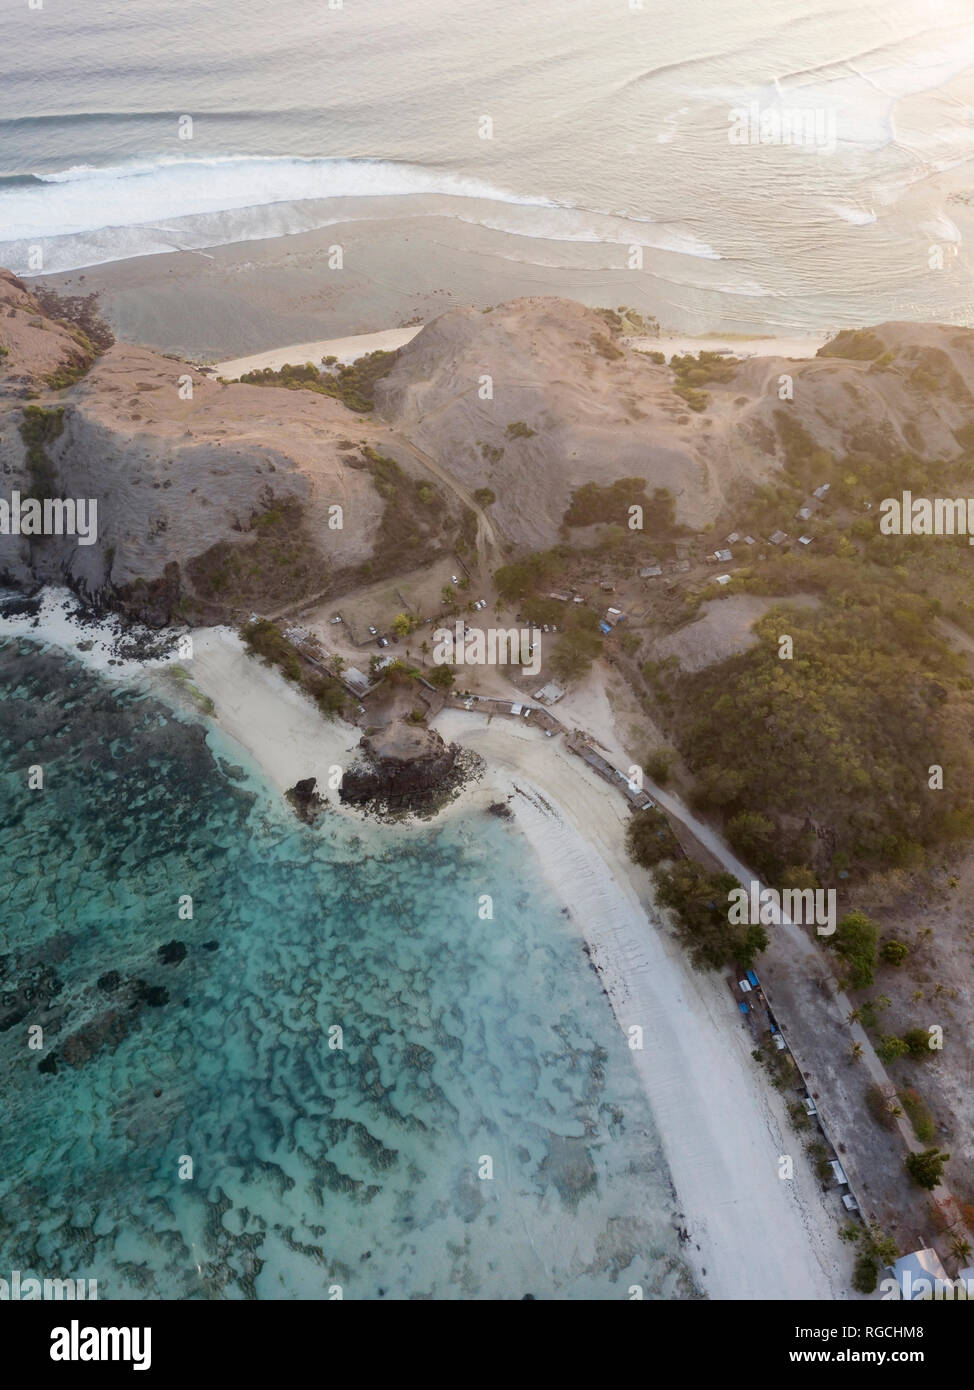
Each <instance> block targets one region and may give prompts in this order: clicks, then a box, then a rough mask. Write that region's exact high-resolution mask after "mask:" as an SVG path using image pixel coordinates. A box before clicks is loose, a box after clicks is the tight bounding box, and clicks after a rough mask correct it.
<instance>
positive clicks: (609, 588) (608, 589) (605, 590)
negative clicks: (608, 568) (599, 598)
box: [599, 579, 616, 594]
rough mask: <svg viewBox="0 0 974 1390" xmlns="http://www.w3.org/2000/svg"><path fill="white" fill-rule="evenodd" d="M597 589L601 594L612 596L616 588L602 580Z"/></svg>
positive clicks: (606, 580)
mask: <svg viewBox="0 0 974 1390" xmlns="http://www.w3.org/2000/svg"><path fill="white" fill-rule="evenodd" d="M599 588H600V589H601V590H602V592H603V594H614V593H615V591H616V586H615V585H614V584H610V583H609V581H608V579H603V580H602V582H601V584H600V585H599Z"/></svg>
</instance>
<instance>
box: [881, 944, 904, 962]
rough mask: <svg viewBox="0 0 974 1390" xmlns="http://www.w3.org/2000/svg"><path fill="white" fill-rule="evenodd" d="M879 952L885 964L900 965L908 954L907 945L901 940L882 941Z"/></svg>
mask: <svg viewBox="0 0 974 1390" xmlns="http://www.w3.org/2000/svg"><path fill="white" fill-rule="evenodd" d="M879 954H880V955H881V956H882V958H883V960H884V961H885V962H886V964H887V965H902V964H903V962H904V961H905V960H906V958H907V956H908V955H909V954H910V948H909V946H904V944H903V942H902V941H892V940H890V941H884V942H883V945H882V949H881V950H880V952H879Z"/></svg>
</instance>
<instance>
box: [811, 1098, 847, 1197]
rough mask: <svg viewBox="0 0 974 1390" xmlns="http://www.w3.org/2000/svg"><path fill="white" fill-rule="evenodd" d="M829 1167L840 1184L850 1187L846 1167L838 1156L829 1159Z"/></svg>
mask: <svg viewBox="0 0 974 1390" xmlns="http://www.w3.org/2000/svg"><path fill="white" fill-rule="evenodd" d="M809 1114H811V1111H809ZM829 1167H830V1168H831V1169H832V1173H833V1176H834V1177H835V1180H836V1182H837V1183H838V1184H839V1186H840V1187H848V1186H849V1179H848V1178H847V1177H846V1175H845V1169H844V1168H843V1166H842V1164H841V1163H840V1162H839V1160H838V1159H837V1158H833V1159H831V1160H830V1161H829Z"/></svg>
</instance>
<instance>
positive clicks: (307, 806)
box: [285, 777, 328, 825]
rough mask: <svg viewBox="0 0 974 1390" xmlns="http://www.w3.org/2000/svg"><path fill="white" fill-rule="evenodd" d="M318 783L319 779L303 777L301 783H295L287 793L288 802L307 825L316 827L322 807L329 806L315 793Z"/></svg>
mask: <svg viewBox="0 0 974 1390" xmlns="http://www.w3.org/2000/svg"><path fill="white" fill-rule="evenodd" d="M317 782H318V779H317V777H302V779H301V781H300V782H295V784H294V786H293V787H289V788H288V790H287V791H286V792H285V796H286V797H287V799H288V801H289V802H290V803H291V805H292V806H293V807H294V809H295V811H296V812H297V814H298V816H299V817H300V818H301V820H303V821H304V823H305V824H306V825H314V823H315V821H316V820H317V819H318V817H319V816H320V814H321V810H322V807H324V806H326V805H327V804H328V803H327V801H326V799H325V798H324V797H323V796H319V795H318V793H317V792H316V791H315V787H316V785H317Z"/></svg>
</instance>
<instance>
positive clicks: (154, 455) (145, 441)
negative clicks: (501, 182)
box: [0, 272, 974, 623]
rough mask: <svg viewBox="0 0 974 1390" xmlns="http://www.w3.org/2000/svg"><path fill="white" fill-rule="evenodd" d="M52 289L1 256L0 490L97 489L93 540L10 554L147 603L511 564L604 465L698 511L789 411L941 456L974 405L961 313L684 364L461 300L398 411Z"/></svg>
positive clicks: (416, 358)
mask: <svg viewBox="0 0 974 1390" xmlns="http://www.w3.org/2000/svg"><path fill="white" fill-rule="evenodd" d="M79 306H80V307H79ZM48 307H49V309H50V312H48V313H45V312H43V310H42V308H41V305H40V304H39V303H38V301H37V299H36V297H35V296H33V295H32V294H31V293H30V292H29V290H28V289H27V288H26V287H25V286H24V285H23V284H22V282H20V281H19V280H17V279H16V278H15V277H13V276H11V275H9V274H8V273H7V272H0V349H2V352H0V467H2V470H3V477H4V483H5V488H4V493H5V495H9V493H10V492H12V491H14V490H19V491H20V492H21V493H22V495H24V496H36V495H40V496H61V497H73V498H79V497H80V498H94V499H96V500H97V503H98V537H97V543H96V544H93V545H90V546H79V545H78V544H77V543H76V541H75V540H74V538H72V537H57V536H53V537H49V536H45V537H42V538H39V539H36V540H35V539H26V538H23V537H20V536H0V576H6V577H7V579H8V580H11V581H13V582H15V583H17V584H20V585H24V586H29V585H31V584H36V583H37V582H48V581H57V582H67V583H69V584H70V585H71V586H72V587H73V588H74V589H75V590H76V591H77V592H78V593H79V595H80V596H81V597H83V598H85V599H87V600H89V601H91V602H94V603H98V604H110V605H114V606H116V607H119V608H121V609H123V610H124V611H127V612H130V613H133V614H135V615H137V616H140V617H143V618H145V619H147V620H148V621H150V622H157V623H158V622H164V621H166V620H168V619H169V618H171V617H173V616H180V617H182V618H184V619H186V620H188V621H205V620H212V619H213V618H216V617H221V616H227V615H240V614H241V613H242V614H246V613H247V612H249V611H250V610H251V609H256V610H259V611H261V612H264V613H267V612H272V611H275V610H278V609H283V608H285V607H287V606H289V605H293V604H297V603H300V602H301V601H302V600H305V599H311V598H312V597H315V598H319V599H324V598H327V597H330V596H331V595H333V594H338V593H340V592H345V591H347V590H348V589H350V588H353V587H355V586H356V585H358V584H361V583H366V582H368V581H369V580H372V579H375V578H378V577H380V576H381V577H385V576H389V575H394V574H398V573H403V572H405V571H406V570H408V569H410V568H412V569H415V568H416V567H417V566H419V565H422V564H425V563H427V562H428V560H429V558H430V557H431V556H432V555H434V554H449V553H452V551H453V549H454V547H455V546H457V544H458V541H459V543H460V545H461V548H462V546H464V545H469V546H475V547H476V549H477V550H478V551H479V552H480V557H481V559H482V560H484V561H485V562H490V563H493V564H496V563H497V562H498V561H499V560H500V559H501V558H502V556H501V554H500V552H499V551H498V548H497V544H496V543H498V542H499V543H500V544H502V545H504V546H506V548H507V551H508V553H511V552H513V551H516V550H518V549H522V548H536V547H538V546H542V545H548V544H550V543H552V542H553V541H554V540H556V539H557V537H558V533H559V529H560V527H561V525H562V521H563V519H564V514H565V510H566V507H567V506H568V504H569V501H570V498H571V494H572V491H573V489H575V488H576V487H578V486H579V485H580V484H582V483H585V482H589V481H594V482H599V483H603V484H604V483H609V482H612V481H613V480H616V479H619V478H623V477H629V476H637V477H645V478H646V479H647V482H648V485H649V489H650V491H652V489H654V488H668V489H670V491H671V492H672V493H673V495H674V497H675V499H676V510H677V520H678V521H680V522H682V523H684V524H686V525H688V526H691V527H700V526H702V525H704V524H705V523H706V522H707V521H709V520H711V519H712V518H713V517H715V516H716V515H717V514H718V512H720V510H721V509H722V508H723V506H724V505H725V503H726V501H727V499H728V496H729V494H730V492H731V491H732V489H733V488H734V487H735V485H736V484H737V483H739V482H741V481H747V480H761V479H765V478H767V477H769V476H770V475H772V474H773V473H774V472H775V471H776V470H777V468H778V467H779V466H780V464H781V462H782V461H783V459H784V457H785V454H786V450H787V448H788V447H789V441H788V438H787V429H784V428H783V425H782V420H783V419H784V418H785V413H786V414H787V419H788V420H790V421H791V423H792V426H800V427H802V428H803V429H804V431H805V432H806V435H807V437H809V438H811V439H812V440H813V441H814V444H815V447H818V448H825V449H831V450H833V451H834V452H835V454H836V455H840V454H844V453H847V452H849V451H854V450H861V451H863V452H868V453H873V454H879V455H880V456H883V455H884V454H885V455H889V454H890V451H892V453H893V454H894V455H895V454H898V453H901V452H904V451H907V450H909V451H913V452H915V453H917V454H918V455H920V456H921V457H924V458H941V457H950V456H952V455H954V454H955V453H956V451H957V448H958V445H957V441H956V437H955V436H956V432H957V431H958V430H959V429H961V428H962V427H963V426H965V425H967V424H969V423H970V422H971V421H972V420H974V398H972V396H971V392H970V390H969V388H968V386H967V384H966V383H967V382H968V381H970V380H974V333H972V332H970V331H968V330H961V329H957V328H950V327H945V326H936V325H914V324H885V325H882V326H881V327H879V328H877V329H873V330H869V331H864V332H861V333H856V334H854V333H848V334H843V335H840V338H839V339H837V340H836V342H835V343H834V344H833V345H831V346H830V348H829V352H830V353H832V354H836V353H842V354H844V355H841V356H840V355H830V356H821V355H820V356H819V357H818V358H815V359H813V360H810V361H804V362H791V361H786V360H784V359H771V358H762V359H752V360H749V361H745V362H742V363H741V364H740V365H739V366H738V367H737V368H736V369H734V368H728V367H727V365H726V364H725V363H718V364H717V366H716V367H714V366H713V364H701V366H700V367H693V366H692V364H691V366H690V367H686V368H685V369H684V371H685V373H689V375H686V374H684V376H683V377H681V378H678V377H677V376H676V375H675V374H674V372H673V370H672V369H671V368H670V367H669V366H665V365H662V364H659V363H657V362H655V361H653V360H652V359H651V357H650V356H648V355H647V354H646V353H645V352H641V351H639V350H637V349H636V348H635V347H633V346H632V344H631V343H630V342H629V341H628V340H627V339H626V338H624V337H623V336H622V333H621V325H620V321H619V320H618V319H617V318H616V316H615V315H614V314H612V313H611V312H602V311H595V310H591V309H586V308H584V307H582V306H581V305H579V304H575V303H572V302H570V301H568V300H562V299H541V298H535V299H522V300H515V301H513V302H511V303H509V304H503V305H498V306H497V307H496V308H494V309H493V310H491V311H489V312H484V313H480V312H476V311H473V310H469V309H452V310H449V311H448V312H447V313H445V314H443V315H442V316H441V317H440V318H439V319H437V320H436V321H435V322H433V323H431V324H429V325H428V326H427V327H426V328H424V329H423V331H422V332H421V333H419V334H418V335H417V337H416V338H415V339H413V341H412V342H411V343H410V344H408V345H407V346H406V347H405V348H403V349H402V350H401V351H400V352H399V353H398V354H397V355H396V356H395V357H391V358H390V361H389V363H388V364H385V363H383V364H381V365H380V367H379V368H378V370H379V371H380V372H386V373H387V374H386V375H385V376H382V375H380V376H379V379H378V380H377V381H376V382H375V383H374V391H375V403H376V411H377V413H378V414H380V415H382V416H383V417H384V419H385V420H386V421H387V422H388V423H387V424H382V423H381V422H380V421H378V420H375V419H374V418H373V417H371V416H369V415H368V414H367V413H365V412H367V411H368V403H366V404H365V405H364V406H360V409H359V411H358V412H356V411H355V410H351V409H349V408H348V407H347V406H346V405H345V404H344V403H343V402H342V401H341V400H338V399H335V398H334V397H333V396H331V395H326V394H322V393H321V391H320V390H315V389H311V390H309V389H305V388H306V386H307V383H306V382H304V383H301V384H299V389H283V387H282V385H281V384H280V383H276V384H269V385H261V386H257V385H244V384H240V383H231V384H227V383H223V382H220V381H217V380H213V379H212V378H211V377H208V376H207V375H206V374H205V373H204V372H203V371H201V370H198V369H197V368H195V367H193V366H192V365H191V364H187V363H185V362H182V361H180V360H178V359H177V358H171V357H167V356H163V355H161V354H159V353H157V352H153V351H150V350H149V349H146V348H141V347H132V346H128V345H125V344H119V343H116V344H114V345H113V346H109V347H107V350H102V349H104V347H105V344H104V342H103V341H101V342H100V341H98V331H97V330H98V324H97V319H96V318H94V317H93V316H92V315H93V310H92V307H91V305H90V304H88V302H87V301H84V300H79V301H74V302H72V305H71V306H70V308H71V312H72V313H73V315H74V317H73V321H72V317H71V313H67V311H66V310H61V309H60V308H59V306H58V305H57V304H54V305H53V306H50V305H49V306H48ZM66 313H67V316H65V314H66ZM53 314H57V315H59V316H58V317H52V315H53ZM109 341H110V339H109ZM373 365H374V364H373ZM370 370H371V369H370ZM786 378H787V379H788V380H790V383H791V394H792V397H793V398H792V399H790V400H784V399H783V398H782V393H783V391H785V389H786V387H785V379H786ZM291 384H292V385H295V383H291ZM311 384H312V385H314V384H315V383H314V382H312V383H311ZM675 388H677V389H675ZM681 391H682V394H680V392H681ZM480 488H490V490H491V491H492V492H493V493H494V495H495V499H496V500H495V501H494V502H493V503H492V504H487V509H486V511H485V509H484V506H482V505H480V504H477V505H476V506H475V496H474V494H475V493H476V490H477V489H480ZM335 508H340V509H341V512H340V518H341V524H340V525H336V524H335V523H336V517H337V516H338V515H339V514H338V513H336V511H335V510H334V509H335Z"/></svg>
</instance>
